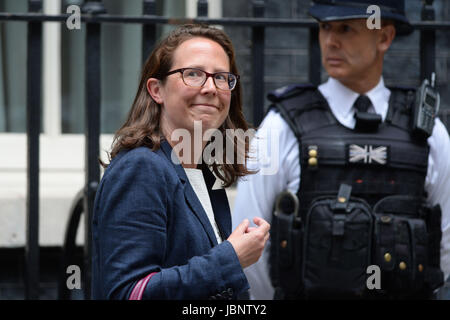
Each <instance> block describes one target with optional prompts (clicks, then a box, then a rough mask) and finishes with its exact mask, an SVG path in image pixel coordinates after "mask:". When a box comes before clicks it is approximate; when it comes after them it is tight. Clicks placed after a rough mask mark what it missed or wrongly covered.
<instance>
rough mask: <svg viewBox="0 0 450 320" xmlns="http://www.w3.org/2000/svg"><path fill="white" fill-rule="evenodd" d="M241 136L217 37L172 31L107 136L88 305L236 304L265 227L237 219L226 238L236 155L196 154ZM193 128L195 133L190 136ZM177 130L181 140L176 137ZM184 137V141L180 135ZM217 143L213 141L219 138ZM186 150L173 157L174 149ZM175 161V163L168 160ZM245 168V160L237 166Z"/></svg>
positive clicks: (241, 172)
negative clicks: (233, 133)
mask: <svg viewBox="0 0 450 320" xmlns="http://www.w3.org/2000/svg"><path fill="white" fill-rule="evenodd" d="M233 129H234V130H237V129H241V130H244V131H246V130H248V125H247V123H246V121H245V119H244V116H243V113H242V102H241V87H240V83H239V75H238V70H237V67H236V61H235V56H234V50H233V47H232V44H231V41H230V39H229V38H228V36H227V35H226V34H225V33H224V32H223V31H221V30H219V29H216V28H213V27H208V26H203V25H184V26H180V27H178V28H177V29H175V30H174V31H173V32H171V33H170V34H169V36H168V37H167V38H165V39H164V40H162V41H161V42H160V43H159V45H157V47H156V48H155V49H154V50H153V52H152V54H151V55H150V57H149V58H148V60H147V62H146V63H145V66H144V69H143V71H142V76H141V80H140V84H139V88H138V91H137V94H136V98H135V100H134V103H133V105H132V108H131V110H130V113H129V115H128V119H127V120H126V122H125V123H124V125H123V126H122V127H121V128H120V129H119V130H118V132H117V133H116V135H115V139H114V142H113V146H112V150H111V153H110V163H109V164H108V165H106V164H103V165H104V166H105V167H106V170H105V174H104V176H103V178H102V181H101V183H100V185H99V188H98V191H97V194H96V200H95V206H94V215H93V229H92V231H93V248H92V252H93V256H92V259H93V261H92V265H93V269H92V295H93V298H94V299H235V298H237V297H238V296H240V295H242V294H245V293H246V291H247V290H248V288H249V287H248V282H247V279H246V277H245V275H244V273H243V268H245V267H247V266H249V265H251V264H253V263H255V262H256V261H257V260H258V259H259V257H260V255H261V253H262V250H263V248H264V245H265V243H266V241H267V239H268V237H269V232H268V231H269V228H270V226H269V224H268V223H267V222H266V221H264V220H263V219H260V218H255V219H254V222H255V224H256V225H257V227H249V221H248V220H244V221H243V222H242V223H241V224H240V225H239V226H238V227H237V228H236V229H235V230H234V231H233V232H231V216H230V209H229V205H228V200H227V196H226V193H225V190H224V189H223V187H228V186H230V185H231V184H233V183H234V182H235V181H236V180H237V179H238V178H239V177H241V176H245V175H247V174H250V173H251V172H249V171H248V170H247V168H246V165H245V163H244V164H242V163H234V162H232V163H230V162H229V161H222V160H223V159H225V158H227V159H229V158H230V155H229V154H227V151H228V152H233V153H235V154H233V155H231V156H232V159H235V158H236V157H238V156H239V155H238V154H236V153H238V152H243V153H244V155H243V156H244V158H245V159H247V158H248V141H245V147H244V148H231V149H232V150H231V151H230V149H227V148H225V143H223V150H219V151H220V152H215V153H213V154H212V155H213V156H216V159H214V160H215V161H212V162H208V163H205V161H203V160H202V158H203V157H202V153H203V151H204V150H205V147H206V146H207V145H208V144H209V143H211V138H208V137H211V135H208V134H207V132H211V130H213V131H214V130H216V132H218V133H221V134H222V135H221V136H220V135H217V134H215V135H214V140H215V139H219V138H220V137H223V142H224V141H225V140H226V139H225V131H226V130H233ZM198 130H200V132H196V131H198ZM180 132H182V133H184V135H183V139H182V140H187V141H180V139H179V137H180V135H179V133H180ZM186 133H187V134H186ZM220 139H222V138H220ZM181 142H182V143H184V144H186V143H188V144H189V145H190V146H191V147H192V148H190V150H189V149H185V150H183V152H184V153H188V154H183V155H182V157H180V154H176V153H175V155H174V150H175V148H176V146H177V144H179V143H181ZM174 158H176V159H177V160H178V161H174ZM245 162H246V161H245Z"/></svg>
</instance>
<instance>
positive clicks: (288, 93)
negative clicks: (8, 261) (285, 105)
mask: <svg viewBox="0 0 450 320" xmlns="http://www.w3.org/2000/svg"><path fill="white" fill-rule="evenodd" d="M315 88H316V86H314V85H312V84H310V83H305V84H292V85H287V86H284V87H281V88H278V89H276V90H274V91H271V92H269V94H268V95H267V99H269V100H270V101H272V102H279V101H281V100H285V99H288V98H290V97H293V96H296V95H297V94H299V93H301V92H303V91H305V90H309V89H315Z"/></svg>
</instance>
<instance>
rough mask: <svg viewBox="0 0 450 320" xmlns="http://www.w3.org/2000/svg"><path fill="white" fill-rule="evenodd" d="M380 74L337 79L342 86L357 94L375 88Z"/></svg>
mask: <svg viewBox="0 0 450 320" xmlns="http://www.w3.org/2000/svg"><path fill="white" fill-rule="evenodd" d="M380 79H381V74H380V75H379V76H378V77H371V78H369V79H368V78H364V79H355V80H353V81H352V80H345V79H337V80H338V81H339V82H340V83H342V84H343V85H344V86H346V87H347V88H349V89H350V90H352V91H353V92H356V93H359V94H365V93H367V92H369V91H370V90H372V89H373V88H375V87H376V86H377V85H378V83H379V82H380Z"/></svg>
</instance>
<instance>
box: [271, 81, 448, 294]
mask: <svg viewBox="0 0 450 320" xmlns="http://www.w3.org/2000/svg"><path fill="white" fill-rule="evenodd" d="M390 90H391V98H390V101H389V110H388V113H387V117H386V120H385V121H384V122H382V123H381V119H380V117H379V115H376V114H359V115H358V119H357V126H356V129H354V130H352V129H349V128H347V127H345V126H343V125H341V124H340V123H339V122H338V121H337V119H336V118H335V117H334V115H333V114H332V112H331V109H330V107H329V105H328V103H327V101H326V100H325V98H324V97H323V96H322V94H321V93H320V91H319V90H318V89H317V88H316V87H308V86H291V87H287V88H284V89H279V90H277V91H275V92H274V93H272V94H269V99H270V100H271V101H272V102H273V105H272V106H271V108H275V109H276V110H277V111H278V112H279V113H280V115H281V116H282V117H283V119H284V120H285V121H286V122H287V123H288V124H289V126H290V128H291V129H292V131H293V132H294V134H295V136H296V138H297V140H298V142H299V147H300V150H299V152H300V159H299V160H300V168H301V177H300V188H299V190H298V191H297V194H296V196H297V197H295V195H292V194H291V195H289V193H288V192H286V193H284V194H283V195H281V196H279V197H278V198H277V203H276V206H275V209H274V214H273V220H272V227H271V250H270V260H269V261H270V272H271V278H272V282H273V285H274V287H275V289H276V294H275V298H282V299H297V298H371V297H375V298H377V297H380V298H402V297H405V298H411V297H418V298H426V297H430V295H431V293H432V291H433V290H434V289H436V288H438V287H439V286H440V285H442V283H443V273H442V271H441V270H440V241H441V236H442V234H441V224H440V223H441V212H440V208H439V206H436V207H433V208H431V207H429V206H427V204H426V202H425V197H426V194H425V190H424V183H425V177H426V174H427V164H428V153H429V146H428V144H427V140H426V137H423V136H419V135H417V136H416V135H415V134H414V132H413V130H412V128H413V124H412V119H413V114H414V106H415V92H414V90H411V89H399V88H390Z"/></svg>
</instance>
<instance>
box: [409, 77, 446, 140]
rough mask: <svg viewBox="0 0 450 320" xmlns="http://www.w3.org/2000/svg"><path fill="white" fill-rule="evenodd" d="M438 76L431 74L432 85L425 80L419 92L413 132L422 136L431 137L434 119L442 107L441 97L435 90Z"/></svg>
mask: <svg viewBox="0 0 450 320" xmlns="http://www.w3.org/2000/svg"><path fill="white" fill-rule="evenodd" d="M435 78H436V74H435V73H434V72H433V73H432V74H431V84H430V82H429V81H428V79H425V80H424V81H423V83H422V85H421V86H420V88H419V90H418V91H417V99H416V108H415V111H414V126H413V130H414V132H415V133H416V134H418V135H420V136H425V137H427V138H428V137H429V136H431V133H432V132H433V127H434V118H435V117H436V116H437V113H438V111H439V105H440V96H439V93H438V92H437V90H436V88H435Z"/></svg>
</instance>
